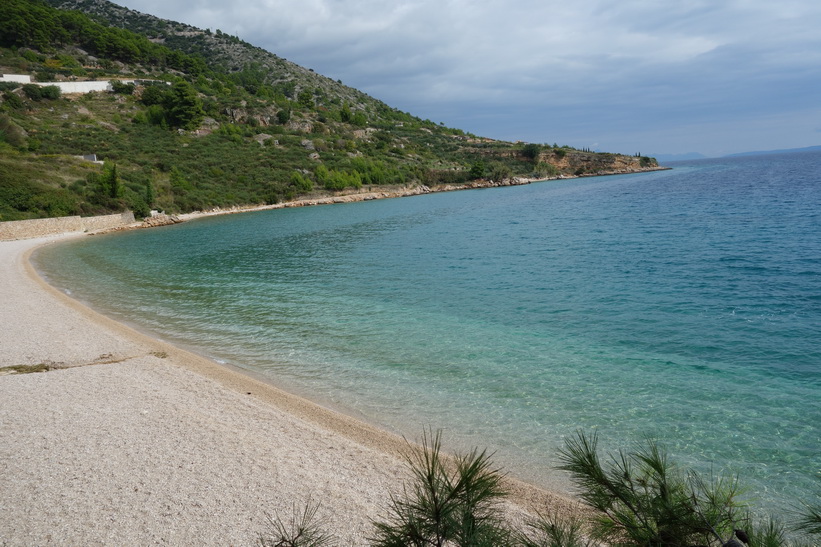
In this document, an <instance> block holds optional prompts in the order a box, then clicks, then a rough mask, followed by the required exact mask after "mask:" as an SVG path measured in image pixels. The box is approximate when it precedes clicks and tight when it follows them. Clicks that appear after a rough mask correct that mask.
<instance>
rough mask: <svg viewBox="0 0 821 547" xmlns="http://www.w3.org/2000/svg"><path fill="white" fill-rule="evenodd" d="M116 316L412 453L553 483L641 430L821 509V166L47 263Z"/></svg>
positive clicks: (350, 209) (571, 191)
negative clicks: (459, 454) (444, 453)
mask: <svg viewBox="0 0 821 547" xmlns="http://www.w3.org/2000/svg"><path fill="white" fill-rule="evenodd" d="M36 262H37V264H38V266H39V267H40V268H41V270H43V271H45V272H46V274H47V276H48V278H49V279H50V280H51V282H52V283H53V284H55V285H56V286H58V287H62V288H65V289H66V290H70V291H71V293H72V294H73V295H74V296H76V297H78V298H80V299H81V300H84V301H87V302H89V303H91V304H92V305H93V306H95V307H97V308H99V309H101V310H103V311H105V312H106V313H108V314H110V315H112V316H114V317H116V318H120V319H123V320H127V321H129V322H132V323H136V324H138V325H140V326H141V327H142V328H144V329H146V330H148V331H150V332H153V333H156V334H158V335H159V336H161V337H163V338H165V339H169V340H173V341H176V342H178V343H182V344H185V345H186V346H189V347H193V348H195V349H197V350H198V351H200V352H201V353H204V354H206V355H209V356H212V357H214V358H216V359H219V360H222V361H225V362H230V363H232V364H236V365H238V366H241V367H246V368H249V369H253V370H256V371H260V372H262V373H264V374H265V375H268V376H269V377H271V378H272V379H274V381H275V382H277V383H279V384H281V385H284V386H286V387H289V388H290V389H293V390H295V391H297V392H299V393H302V394H305V395H308V396H310V397H313V398H314V399H316V400H318V401H321V402H324V403H326V404H330V405H333V406H336V407H338V408H342V409H345V410H347V411H348V412H351V413H353V414H355V415H358V416H361V417H364V418H365V419H367V420H369V421H372V422H374V423H377V424H380V425H382V426H384V427H386V428H388V429H392V430H395V431H399V432H401V433H403V434H405V435H406V436H408V437H410V438H416V437H418V436H419V435H420V433H421V431H422V428H423V427H424V426H432V427H434V428H444V429H445V431H446V440H447V441H449V443H450V445H451V446H454V447H457V448H458V447H461V448H466V447H471V446H479V447H487V448H489V449H490V450H492V451H495V452H496V458H495V459H496V460H497V461H498V462H500V463H503V464H504V465H505V466H506V468H508V469H509V470H511V471H512V472H513V473H514V474H516V475H518V476H521V477H523V478H525V479H528V480H531V481H534V482H536V483H541V484H545V485H555V483H556V482H557V481H558V482H559V483H560V484H561V483H562V480H563V479H562V477H561V475H559V474H558V473H557V472H556V471H555V470H554V469H553V466H554V465H555V463H556V462H555V459H554V455H555V453H556V448H557V447H558V446H561V445H562V442H563V441H562V439H563V438H564V437H566V436H567V435H571V434H573V432H574V431H575V430H577V429H584V430H587V431H591V430H597V431H599V434H600V436H601V438H602V441H603V443H604V445H605V446H607V447H625V446H629V445H630V444H631V443H634V442H637V441H640V440H641V439H642V438H643V437H644V436H645V435H651V436H653V437H655V438H658V439H659V440H661V441H662V442H663V444H665V445H666V446H667V447H668V448H669V450H670V452H671V453H672V455H673V456H674V458H675V459H677V460H678V461H680V462H681V463H683V464H685V465H687V466H694V467H696V468H698V469H700V470H702V471H710V470H712V471H720V470H724V469H726V470H728V471H730V472H733V473H738V474H739V475H740V477H741V479H742V482H743V483H744V484H745V485H747V486H749V487H750V491H751V495H752V497H754V498H756V499H757V501H756V503H757V504H758V505H762V506H764V507H766V508H769V509H777V510H783V509H786V508H789V507H792V506H794V504H795V501H796V500H800V499H803V500H806V501H814V500H815V501H817V500H818V499H819V496H821V480H819V476H820V474H821V345H820V344H819V340H821V154H817V153H810V154H794V155H784V156H777V155H771V156H760V157H753V158H735V159H724V160H710V161H699V162H689V163H679V164H676V168H675V169H674V170H673V171H665V172H656V173H645V174H640V175H628V176H618V177H603V178H591V179H578V180H569V181H551V182H543V183H536V184H532V185H529V186H521V187H511V188H501V189H486V190H476V191H469V192H456V193H449V194H434V195H427V196H419V197H413V198H403V199H395V200H383V201H374V202H365V203H353V204H345V205H335V206H327V207H314V208H300V209H283V210H275V211H267V212H259V213H247V214H243V215H235V216H224V217H213V218H208V219H203V220H200V221H196V222H190V223H186V224H182V225H178V226H174V227H168V228H162V229H154V230H145V231H134V232H127V233H119V234H112V235H108V236H100V237H94V238H84V239H82V240H79V241H75V242H71V243H67V244H64V245H59V246H51V247H47V248H44V249H43V250H42V251H41V252H40V253H39V254H38V255H37V257H36Z"/></svg>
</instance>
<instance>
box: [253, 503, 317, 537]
mask: <svg viewBox="0 0 821 547" xmlns="http://www.w3.org/2000/svg"><path fill="white" fill-rule="evenodd" d="M318 509H319V504H318V503H316V504H315V503H313V502H312V501H311V500H310V498H309V499H308V501H307V502H306V503H305V508H304V509H301V510H300V509H299V507H298V506H297V505H296V504H295V505H294V510H293V514H292V515H291V519H290V520H289V521H288V522H285V521H283V520H282V518H281V517H279V516H278V515H275V516H271V515H266V516H267V517H268V522H269V525H270V532H269V533H268V534H267V535H266V534H260V536H259V544H260V545H261V546H262V547H323V546H324V545H330V542H331V537H330V536H329V535H328V534H326V533H325V532H324V531H323V524H324V523H323V521H322V520H321V519H318V518H317V516H316V513H317V510H318Z"/></svg>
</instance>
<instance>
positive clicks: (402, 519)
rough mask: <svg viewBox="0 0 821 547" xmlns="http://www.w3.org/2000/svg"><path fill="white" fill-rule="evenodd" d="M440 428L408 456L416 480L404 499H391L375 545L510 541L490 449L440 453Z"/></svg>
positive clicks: (499, 476)
mask: <svg viewBox="0 0 821 547" xmlns="http://www.w3.org/2000/svg"><path fill="white" fill-rule="evenodd" d="M441 446H442V445H441V432H436V434H435V435H431V434H425V435H424V437H423V439H422V446H421V448H419V449H415V450H411V451H410V452H409V453H408V454H407V455H406V461H407V463H408V466H409V467H410V470H411V473H412V476H413V479H414V480H413V483H412V484H410V485H406V486H405V488H404V495H403V496H402V497H392V498H391V501H390V508H389V511H390V515H389V517H388V519H387V520H386V521H382V522H375V523H374V524H375V526H376V535H375V537H374V538H373V542H374V545H376V546H384V547H387V546H401V545H420V546H421V545H434V546H443V545H457V546H462V547H467V546H480V545H488V546H490V545H508V544H509V543H510V541H511V537H512V536H511V534H510V532H509V531H508V530H507V528H506V527H505V526H504V524H503V522H502V520H501V518H500V514H499V510H498V506H497V502H498V501H500V500H501V499H502V498H503V497H504V496H505V495H506V492H505V490H504V488H503V487H502V478H503V475H502V473H501V472H500V471H499V470H497V469H495V468H494V467H493V466H492V465H491V462H490V457H489V456H488V455H487V453H486V452H484V451H482V452H478V451H477V450H474V451H473V452H471V453H470V454H467V455H463V456H457V457H456V461H455V463H453V464H450V463H449V462H446V461H445V460H444V458H443V457H442V455H441Z"/></svg>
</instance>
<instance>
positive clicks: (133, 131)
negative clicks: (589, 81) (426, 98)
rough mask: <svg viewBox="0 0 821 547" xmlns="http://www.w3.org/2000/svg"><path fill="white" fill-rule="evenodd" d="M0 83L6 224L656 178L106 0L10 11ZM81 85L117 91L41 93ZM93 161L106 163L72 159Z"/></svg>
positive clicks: (22, 3) (29, 2)
mask: <svg viewBox="0 0 821 547" xmlns="http://www.w3.org/2000/svg"><path fill="white" fill-rule="evenodd" d="M58 6H59V8H58ZM67 8H68V9H67ZM72 10H73V11H72ZM0 71H2V73H4V74H20V75H28V76H30V77H31V79H32V81H33V82H34V83H31V84H26V83H16V82H1V83H0V152H2V153H1V154H0V221H2V220H17V219H26V218H37V217H47V216H63V215H70V214H80V215H91V214H100V213H106V212H112V211H119V210H122V209H125V208H129V209H132V210H134V211H135V213H136V214H137V215H138V216H143V215H147V214H148V213H149V211H150V210H151V209H159V210H164V211H166V212H169V213H176V212H189V211H193V210H203V209H210V208H214V207H230V206H237V205H256V204H271V203H276V202H279V201H283V200H291V199H294V198H296V197H299V196H309V195H310V196H313V195H318V194H327V193H336V192H355V191H360V189H363V188H364V189H367V188H369V187H376V186H379V187H382V186H401V187H408V186H410V187H413V186H427V187H433V188H435V187H437V186H439V185H445V184H461V183H465V182H467V181H471V180H485V181H487V180H493V181H497V182H498V181H502V180H509V179H511V178H513V177H524V178H529V179H538V178H547V177H551V176H559V175H587V174H599V173H604V172H613V171H634V170H640V169H644V168H653V167H656V166H657V164H656V162H655V160H654V159H652V158H645V157H633V156H623V155H618V154H600V153H593V152H587V151H580V150H575V149H573V148H570V147H567V146H558V145H556V144H554V145H545V144H525V143H509V142H501V141H495V140H492V139H486V138H480V137H477V136H475V135H471V134H466V133H464V132H463V131H461V130H459V129H452V128H448V127H445V126H443V125H441V124H436V123H434V122H432V121H430V120H423V119H420V118H418V117H415V116H413V115H411V114H408V113H405V112H401V111H399V110H397V109H395V108H391V107H390V106H388V105H386V104H385V103H383V102H381V101H379V100H377V99H374V98H372V97H369V96H368V95H366V94H364V93H362V92H360V91H357V90H355V89H353V88H350V87H347V86H345V85H343V84H342V83H341V82H338V81H334V80H331V79H329V78H326V77H324V76H321V75H319V74H316V73H314V72H312V71H311V70H307V69H305V68H302V67H299V66H297V65H295V64H293V63H291V62H289V61H286V60H285V59H282V58H280V57H277V56H276V55H274V54H271V53H269V52H266V51H264V50H262V49H260V48H257V47H254V46H252V45H250V44H247V43H245V42H243V41H241V40H239V39H238V38H236V37H233V36H229V35H227V34H224V33H222V32H221V31H219V30H217V31H216V32H213V33H212V32H211V31H209V30H201V29H196V28H194V27H190V26H188V25H184V24H181V23H175V22H172V21H166V20H162V19H159V18H156V17H152V16H150V15H145V14H141V13H138V12H134V11H131V10H128V9H126V8H122V7H119V6H116V5H114V4H111V3H110V2H107V1H105V0H69V1H60V0H52V1H51V2H49V3H47V2H45V1H42V0H4V2H3V3H2V5H0ZM86 80H103V81H110V82H111V83H112V90H111V91H107V92H93V93H85V94H79V93H78V94H67V93H61V92H60V89H58V88H57V87H53V86H52V87H48V86H46V87H43V86H38V85H36V84H37V83H42V82H69V81H86ZM91 154H96V156H97V158H98V159H100V160H103V161H104V162H105V165H98V164H94V163H90V162H88V161H83V160H81V159H77V156H83V155H91Z"/></svg>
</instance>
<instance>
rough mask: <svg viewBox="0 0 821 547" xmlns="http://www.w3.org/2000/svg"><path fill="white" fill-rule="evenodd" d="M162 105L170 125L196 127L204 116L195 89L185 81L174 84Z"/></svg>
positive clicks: (184, 127) (185, 127) (187, 127)
mask: <svg viewBox="0 0 821 547" xmlns="http://www.w3.org/2000/svg"><path fill="white" fill-rule="evenodd" d="M164 106H165V111H166V117H167V119H168V123H169V124H170V125H171V126H172V127H181V128H183V129H196V128H197V126H199V124H200V122H201V121H202V119H203V118H204V117H205V111H204V110H203V108H202V101H201V100H200V98H199V96H198V95H197V91H196V90H195V89H194V87H193V86H192V85H191V84H189V83H188V82H186V81H180V82H177V83H176V84H174V86H173V87H172V88H171V93H169V94H168V95H166V97H165V105H164Z"/></svg>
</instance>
